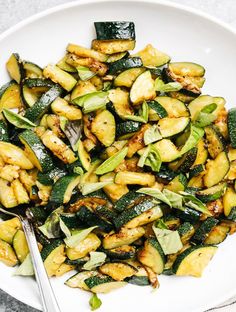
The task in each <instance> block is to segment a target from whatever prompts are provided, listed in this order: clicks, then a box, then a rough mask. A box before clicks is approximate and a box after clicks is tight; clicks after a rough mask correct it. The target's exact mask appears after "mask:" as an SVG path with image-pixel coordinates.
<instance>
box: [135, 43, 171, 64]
mask: <svg viewBox="0 0 236 312" xmlns="http://www.w3.org/2000/svg"><path fill="white" fill-rule="evenodd" d="M133 56H139V57H141V59H142V61H143V65H144V66H155V67H158V66H162V65H164V64H166V63H168V62H169V61H170V57H169V56H168V55H167V54H165V53H163V52H161V51H159V50H157V49H156V48H154V47H153V46H152V45H151V44H148V45H147V46H146V47H145V48H144V49H143V50H141V51H139V52H138V53H136V54H135V55H133Z"/></svg>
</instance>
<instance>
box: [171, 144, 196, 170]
mask: <svg viewBox="0 0 236 312" xmlns="http://www.w3.org/2000/svg"><path fill="white" fill-rule="evenodd" d="M196 156H197V148H196V147H193V148H192V149H191V150H189V151H188V152H187V153H185V154H184V155H183V156H182V157H181V158H180V160H176V161H175V162H173V163H170V164H169V168H170V169H171V170H173V171H177V172H184V173H188V172H189V169H190V168H191V167H192V165H193V163H194V161H195V159H196Z"/></svg>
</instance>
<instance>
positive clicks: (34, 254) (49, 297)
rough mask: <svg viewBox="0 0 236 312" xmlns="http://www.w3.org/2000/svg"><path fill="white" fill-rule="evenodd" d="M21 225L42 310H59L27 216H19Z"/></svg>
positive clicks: (55, 311)
mask: <svg viewBox="0 0 236 312" xmlns="http://www.w3.org/2000/svg"><path fill="white" fill-rule="evenodd" d="M21 221H22V227H23V230H24V232H25V236H26V240H27V242H28V245H29V250H30V255H31V258H32V262H33V267H34V272H35V277H36V280H37V284H38V288H39V292H40V297H41V300H42V306H43V311H44V312H60V309H59V306H58V303H57V300H56V297H55V295H54V292H53V290H52V287H51V284H50V282H49V279H48V276H47V273H46V270H45V268H44V265H43V261H42V258H41V255H40V252H39V249H38V245H37V241H36V237H35V233H34V229H33V226H32V224H31V222H29V220H28V219H27V218H21Z"/></svg>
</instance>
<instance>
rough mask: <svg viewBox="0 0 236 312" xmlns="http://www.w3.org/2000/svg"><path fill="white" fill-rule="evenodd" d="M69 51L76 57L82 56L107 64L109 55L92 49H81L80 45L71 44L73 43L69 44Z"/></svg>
mask: <svg viewBox="0 0 236 312" xmlns="http://www.w3.org/2000/svg"><path fill="white" fill-rule="evenodd" d="M67 51H68V52H70V53H74V54H75V55H77V56H80V57H91V58H93V59H95V60H97V61H100V62H106V60H107V58H108V57H107V55H105V54H104V53H101V52H98V51H95V50H92V49H87V48H84V47H81V46H79V45H75V44H71V43H70V44H68V46H67Z"/></svg>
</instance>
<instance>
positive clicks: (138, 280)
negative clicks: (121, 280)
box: [125, 275, 150, 286]
mask: <svg viewBox="0 0 236 312" xmlns="http://www.w3.org/2000/svg"><path fill="white" fill-rule="evenodd" d="M125 281H126V282H128V283H129V284H133V285H137V286H148V285H150V281H149V279H148V277H147V276H135V275H134V276H131V277H127V278H126V279H125Z"/></svg>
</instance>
